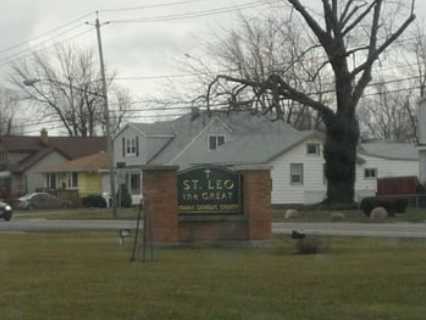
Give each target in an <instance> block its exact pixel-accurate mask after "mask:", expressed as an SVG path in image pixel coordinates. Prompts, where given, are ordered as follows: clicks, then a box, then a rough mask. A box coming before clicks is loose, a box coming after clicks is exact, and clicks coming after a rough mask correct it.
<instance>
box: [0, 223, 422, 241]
mask: <svg viewBox="0 0 426 320" xmlns="http://www.w3.org/2000/svg"><path fill="white" fill-rule="evenodd" d="M135 227H136V221H131V220H43V219H33V220H30V219H28V220H15V221H9V222H3V221H0V232H1V231H3V232H5V231H8V232H11V231H28V232H31V231H108V230H119V229H132V228H135ZM292 230H298V231H301V232H305V233H306V234H315V235H330V236H368V237H392V238H394V237H397V238H426V223H374V224H373V223H273V224H272V232H273V233H274V234H290V233H291V231H292Z"/></svg>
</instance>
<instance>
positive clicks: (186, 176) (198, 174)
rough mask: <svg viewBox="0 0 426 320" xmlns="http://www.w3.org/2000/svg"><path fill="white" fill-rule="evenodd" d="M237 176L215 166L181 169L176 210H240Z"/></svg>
mask: <svg viewBox="0 0 426 320" xmlns="http://www.w3.org/2000/svg"><path fill="white" fill-rule="evenodd" d="M240 180H241V179H240V175H239V174H237V173H234V172H232V171H230V170H226V169H223V168H218V167H202V168H195V169H189V170H185V171H183V172H180V173H178V175H177V194H178V207H179V212H180V213H218V214H222V213H225V214H226V213H241V212H242V210H241V185H240V184H241V182H240Z"/></svg>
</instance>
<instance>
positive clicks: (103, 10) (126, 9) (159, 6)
mask: <svg viewBox="0 0 426 320" xmlns="http://www.w3.org/2000/svg"><path fill="white" fill-rule="evenodd" d="M203 1H207V0H187V1H176V2H167V3H159V4H151V5H145V6H135V7H126V8H111V9H100V10H99V11H100V12H120V11H135V10H145V9H154V8H163V7H173V6H178V5H183V4H188V3H194V2H198V3H200V2H203Z"/></svg>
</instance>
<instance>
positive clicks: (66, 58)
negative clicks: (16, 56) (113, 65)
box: [11, 46, 130, 137]
mask: <svg viewBox="0 0 426 320" xmlns="http://www.w3.org/2000/svg"><path fill="white" fill-rule="evenodd" d="M98 69H99V68H98V66H97V63H96V60H95V55H94V53H93V51H92V50H83V49H79V48H76V47H73V46H68V47H65V46H58V47H56V48H55V51H54V52H53V54H52V53H51V54H41V53H37V52H35V53H33V55H32V57H31V59H29V60H26V61H24V62H22V63H20V64H15V65H14V66H13V67H12V75H11V81H12V82H13V84H14V85H15V86H16V87H17V88H19V89H20V90H21V91H22V92H23V93H24V95H25V99H27V100H29V101H32V102H34V103H35V104H36V105H37V106H38V107H39V108H38V110H39V111H40V112H41V113H42V116H43V117H44V118H50V119H58V120H59V121H60V122H61V123H62V124H63V126H64V128H65V129H66V131H67V133H68V135H70V136H82V137H88V136H95V135H98V134H102V133H103V132H102V130H103V128H104V122H105V120H104V118H103V108H104V99H103V95H102V87H101V86H102V82H101V81H100V79H101V77H100V74H99V70H98ZM113 78H114V77H113V76H110V77H109V82H108V86H109V87H110V90H109V92H110V95H111V98H110V99H111V100H113V101H114V100H115V101H116V103H115V104H114V105H115V106H116V108H115V110H114V108H113V110H114V111H116V112H115V113H116V116H117V117H116V119H118V121H115V124H116V125H120V124H121V120H122V118H123V116H124V115H125V113H126V112H128V110H129V107H130V97H129V96H125V95H126V94H127V95H128V92H127V91H124V90H122V89H121V88H119V87H117V86H114V85H113V84H112V82H113Z"/></svg>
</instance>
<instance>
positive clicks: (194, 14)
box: [111, 1, 266, 23]
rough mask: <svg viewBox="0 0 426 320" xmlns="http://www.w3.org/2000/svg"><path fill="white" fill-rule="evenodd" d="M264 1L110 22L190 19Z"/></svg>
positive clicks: (245, 7)
mask: <svg viewBox="0 0 426 320" xmlns="http://www.w3.org/2000/svg"><path fill="white" fill-rule="evenodd" d="M264 5H266V3H263V2H259V1H253V2H247V3H245V4H242V5H234V6H228V7H221V8H216V9H208V10H200V11H193V12H186V13H182V14H171V15H163V16H155V17H141V18H133V19H121V20H111V23H151V22H167V21H175V20H182V19H192V18H198V17H205V16H210V15H216V14H222V13H228V12H233V11H237V10H245V9H251V8H256V7H260V6H264Z"/></svg>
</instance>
